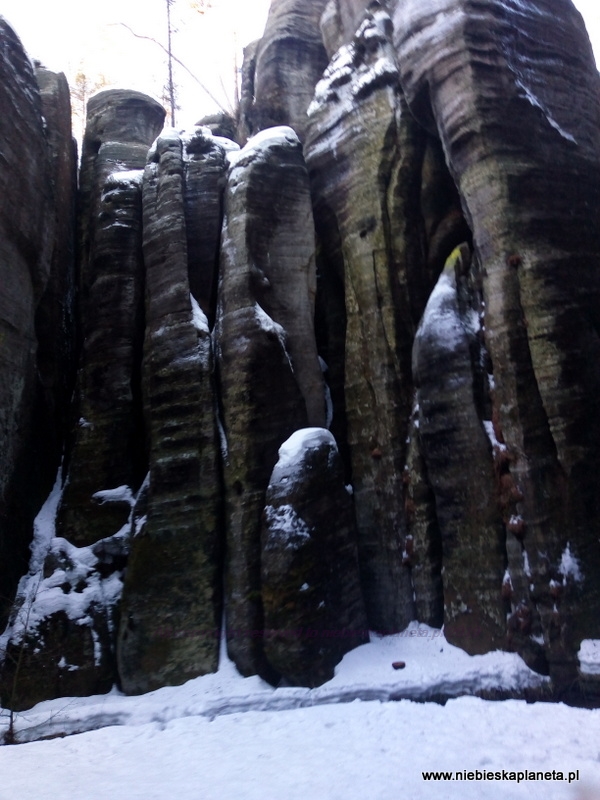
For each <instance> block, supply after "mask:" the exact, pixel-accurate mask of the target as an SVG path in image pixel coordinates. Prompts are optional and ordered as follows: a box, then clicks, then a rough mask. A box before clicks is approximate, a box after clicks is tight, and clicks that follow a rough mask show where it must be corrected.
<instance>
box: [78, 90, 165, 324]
mask: <svg viewBox="0 0 600 800" xmlns="http://www.w3.org/2000/svg"><path fill="white" fill-rule="evenodd" d="M165 113H166V112H165V110H164V108H163V107H162V106H161V105H160V104H159V103H157V102H156V100H153V99H152V98H151V97H148V95H145V94H142V93H141V92H133V91H130V90H126V89H107V90H105V91H103V92H99V93H98V94H96V95H94V96H93V97H92V98H91V99H90V100H89V102H88V104H87V117H86V125H85V135H84V137H83V144H82V149H81V167H80V171H79V219H80V240H79V248H80V251H79V257H80V293H81V297H80V306H81V308H80V311H81V312H82V316H83V319H84V320H85V311H86V310H87V290H88V287H89V285H90V280H91V279H90V276H89V275H88V261H89V257H90V250H91V248H92V246H93V239H94V226H95V223H96V219H97V212H98V203H99V200H100V196H101V194H102V187H103V185H104V181H105V179H106V178H107V177H108V175H110V174H111V173H113V172H117V171H119V170H128V169H142V168H143V167H144V165H145V163H146V154H147V152H148V147H149V146H150V145H151V144H152V142H153V141H154V140H155V139H156V137H157V136H158V134H159V133H160V131H161V129H162V127H163V124H164V121H165Z"/></svg>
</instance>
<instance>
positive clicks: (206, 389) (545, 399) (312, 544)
mask: <svg viewBox="0 0 600 800" xmlns="http://www.w3.org/2000/svg"><path fill="white" fill-rule="evenodd" d="M0 40H1V43H2V48H1V55H0V77H2V80H1V81H0V110H2V114H1V115H0V139H1V140H2V142H1V144H2V146H1V147H0V151H1V153H2V155H1V157H0V189H2V192H0V281H1V292H0V453H1V456H2V458H1V459H0V594H4V595H10V597H11V598H12V597H15V589H16V599H15V600H14V602H12V603H9V604H7V605H10V608H8V607H7V608H6V609H5V611H4V612H0V616H1V615H2V613H4V616H8V617H9V626H8V628H7V630H6V632H5V633H4V634H2V635H0V661H1V662H2V667H1V672H0V695H1V697H2V702H3V703H4V704H8V705H10V706H11V707H13V708H23V707H27V706H28V705H31V704H32V703H34V702H37V701H38V700H40V699H43V698H45V697H49V696H52V695H56V694H61V693H70V694H86V693H91V692H98V691H105V690H108V689H109V688H110V686H111V685H113V683H117V684H118V685H119V686H120V687H121V688H122V689H123V690H124V691H126V692H128V693H132V694H133V693H139V692H143V691H147V690H150V689H154V688H157V687H160V686H164V685H171V684H179V683H182V682H183V681H185V680H187V679H189V678H192V677H194V676H196V675H200V674H204V673H207V672H211V671H214V670H215V669H216V668H217V664H218V652H219V647H218V643H219V637H220V634H221V627H222V621H223V619H224V620H225V626H226V640H227V647H228V652H229V655H230V656H231V658H232V659H233V661H234V662H235V664H236V666H237V668H238V670H239V671H240V672H241V673H242V674H243V675H255V674H258V675H260V676H262V677H263V678H265V679H267V680H269V681H270V682H271V683H273V684H278V683H279V682H282V683H284V684H286V683H287V684H301V685H308V686H315V685H318V684H320V683H322V682H323V681H325V680H327V679H328V678H329V677H330V676H331V675H332V672H333V669H334V667H335V665H336V663H337V662H338V661H339V659H340V658H341V657H342V656H343V655H344V653H345V652H346V651H347V650H348V649H349V648H350V647H353V646H356V645H357V644H360V643H362V642H363V641H365V628H366V627H367V626H369V627H371V628H372V629H373V628H375V629H378V630H379V631H382V632H391V631H398V630H401V629H402V628H403V627H404V626H406V625H407V623H408V622H410V621H411V620H413V619H414V618H416V619H418V620H419V621H421V622H425V623H427V624H429V625H433V626H441V625H444V627H445V634H446V636H447V638H448V639H449V640H450V641H451V642H452V643H453V644H455V645H457V646H460V647H462V648H464V649H465V650H467V651H468V652H469V653H482V652H487V651H488V650H491V649H496V648H506V649H511V650H515V651H517V652H519V653H520V654H521V655H522V657H523V658H524V659H525V661H526V662H527V663H528V664H529V665H530V666H531V667H532V668H534V669H536V670H538V671H540V672H543V673H547V674H549V675H550V676H551V679H552V686H553V689H554V691H555V694H556V696H557V697H563V696H565V694H566V695H571V696H572V697H573V698H574V699H577V696H578V695H577V691H579V690H584V691H587V688H586V687H588V686H589V664H587V662H586V658H587V656H586V655H585V653H589V652H591V651H592V649H593V647H595V645H594V642H597V641H600V624H599V622H598V620H600V613H599V612H600V548H599V547H598V540H599V538H600V531H599V522H598V520H599V519H600V514H599V509H598V499H597V498H598V497H599V496H600V492H599V491H598V489H599V487H598V479H599V477H598V476H600V463H599V461H600V455H599V453H600V422H599V419H600V414H599V413H598V412H599V409H598V404H599V403H600V400H599V399H598V398H600V367H599V366H598V365H599V364H600V359H599V356H600V338H599V332H600V278H599V277H598V276H599V275H600V271H599V269H598V267H599V266H600V264H599V261H600V246H599V244H598V236H597V227H598V225H597V222H598V219H597V218H598V210H599V208H600V189H599V188H598V187H599V186H600V180H599V178H600V91H599V88H600V87H599V78H598V74H597V72H596V70H595V66H594V64H593V58H592V54H591V49H590V47H589V43H588V41H587V40H586V37H585V33H584V29H583V26H582V24H581V18H580V16H579V14H578V13H577V12H576V11H575V9H574V7H573V6H572V4H571V2H570V0H538V2H537V3H536V4H535V8H533V6H532V5H531V4H529V5H527V4H523V3H517V2H513V0H485V2H482V0H428V2H423V0H396V1H395V2H392V1H391V0H390V2H389V3H383V2H377V0H373V2H367V0H329V2H326V0H318V2H314V3H306V2H300V0H274V1H273V3H272V7H271V12H270V15H269V20H268V24H267V29H266V31H265V36H264V37H263V38H262V39H261V40H259V41H258V42H256V43H254V44H252V45H250V46H249V47H248V48H247V49H246V59H245V64H244V71H243V86H242V103H241V110H240V119H239V120H238V126H237V130H236V131H234V129H233V125H232V120H230V119H229V118H226V117H223V116H216V117H212V118H211V117H205V118H203V119H202V125H199V126H198V127H196V128H195V129H194V130H193V131H191V132H188V133H183V132H177V131H173V130H165V131H163V132H162V133H161V130H160V129H161V126H162V124H163V120H164V110H163V109H162V108H161V107H160V105H159V104H157V103H156V102H155V101H153V100H151V99H150V98H147V97H145V96H144V95H141V94H139V93H137V92H126V91H124V90H115V91H107V92H102V93H101V94H99V95H97V96H96V97H94V98H92V100H91V101H90V103H89V108H88V125H87V130H86V135H85V139H84V144H83V153H82V162H81V170H80V192H79V196H78V200H77V204H76V206H77V207H76V208H75V203H74V193H73V191H74V189H73V187H74V151H73V146H72V142H71V136H70V132H69V128H68V125H67V124H66V118H67V115H68V103H67V92H66V86H65V82H64V79H63V78H62V77H61V76H57V75H54V74H53V73H49V72H47V71H46V70H43V69H40V70H39V71H38V75H37V79H38V82H39V88H38V84H36V81H35V78H34V75H33V71H32V68H31V65H30V64H29V61H28V60H27V58H26V56H25V54H24V53H23V51H22V49H21V47H20V45H19V43H18V40H17V39H16V37H15V35H14V34H13V32H12V31H11V30H10V29H9V28H8V26H6V24H5V23H3V22H2V23H0ZM328 60H330V63H329V66H327V61H328ZM42 115H43V116H44V117H45V119H46V124H45V126H44V123H43V120H42ZM271 126H275V127H271ZM222 134H226V135H228V136H232V137H233V136H235V138H237V139H238V141H240V142H246V140H247V139H248V138H249V137H251V138H250V139H249V141H248V142H247V144H246V145H245V147H244V148H243V149H242V150H239V148H238V146H237V145H236V144H234V143H233V142H232V141H230V140H228V139H225V138H222ZM252 134H254V135H252ZM157 137H158V138H157ZM153 142H154V144H153ZM76 217H78V219H79V240H80V243H79V248H78V250H79V252H78V258H77V268H76V269H74V262H73V253H74V252H75V247H74V241H73V232H74V225H75V219H76ZM457 248H458V249H457ZM74 298H75V300H76V308H74V307H73V299H74ZM76 352H77V353H78V357H79V362H78V367H79V368H78V372H77V379H76V392H75V397H74V402H73V404H72V406H71V408H70V409H67V398H68V397H69V396H70V394H71V387H72V385H73V381H74V378H73V372H74V370H73V365H74V361H75V353H76ZM67 420H71V421H72V422H71V423H70V430H68V431H66V427H67V425H66V423H67ZM49 426H51V427H52V428H53V430H54V431H55V432H56V433H55V435H53V436H48V437H43V436H42V434H43V432H44V429H45V428H47V427H49ZM328 429H329V430H328ZM44 438H45V441H43V440H44ZM63 447H64V453H65V455H64V461H63V469H62V471H61V472H60V473H59V477H58V479H57V482H56V485H55V486H54V489H53V490H52V491H51V492H50V494H49V496H48V499H47V501H46V504H45V505H44V506H43V508H42V510H41V512H40V513H39V515H38V517H37V520H36V522H35V525H32V521H33V517H34V515H35V514H36V512H37V511H38V510H39V508H40V506H41V505H42V502H43V498H44V496H47V495H48V492H49V491H50V488H51V482H52V477H53V475H52V473H54V474H56V470H57V468H58V466H59V465H58V461H59V455H60V451H61V448H63ZM32 529H33V530H32ZM32 533H33V541H32V545H31V560H30V563H29V570H28V571H27V565H26V561H27V546H28V544H29V542H30V541H31V539H32ZM20 576H22V577H21V581H20V583H18V581H19V577H20ZM17 583H18V588H17ZM332 632H333V634H334V635H332V636H329V635H328V634H329V633H332ZM337 634H339V635H337ZM590 640H591V641H592V644H591V645H590V644H589V641H590ZM582 641H584V642H586V644H584V646H583V649H582V650H581V652H582V653H583V656H582V660H581V661H580V663H579V664H578V660H577V654H578V652H580V645H581V643H582ZM578 687H579V688H578Z"/></svg>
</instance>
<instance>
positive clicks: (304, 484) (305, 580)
mask: <svg viewBox="0 0 600 800" xmlns="http://www.w3.org/2000/svg"><path fill="white" fill-rule="evenodd" d="M265 502H266V505H265V510H264V514H263V525H262V548H261V550H262V556H261V581H262V584H261V594H262V600H263V606H264V615H265V617H264V618H265V639H264V643H265V654H266V656H267V658H268V660H269V663H270V664H272V666H273V667H274V668H275V669H276V670H277V672H279V673H280V674H281V676H282V678H283V679H284V680H285V681H286V682H287V683H289V684H291V685H300V686H318V685H320V684H321V683H324V681H326V680H329V679H330V678H332V677H333V668H334V667H335V665H336V664H337V663H338V662H339V661H340V659H341V658H342V656H343V655H344V654H345V653H347V652H348V651H349V650H351V649H353V648H354V647H357V646H358V645H359V644H363V643H364V642H367V641H368V639H369V637H368V632H367V622H366V617H365V613H364V606H363V598H362V592H361V588H360V579H359V572H358V553H357V548H356V523H355V520H354V508H353V504H352V499H351V497H350V495H349V493H348V490H347V488H346V487H345V486H344V473H343V467H342V462H341V459H340V456H339V454H338V450H337V445H336V443H335V439H334V438H333V436H332V435H331V434H330V433H329V431H326V430H323V429H322V428H307V429H305V430H300V431H297V432H296V433H294V434H293V435H292V436H291V437H290V438H289V439H288V440H287V441H286V442H284V444H283V445H282V446H281V447H280V448H279V459H278V461H277V464H276V465H275V469H274V470H273V474H272V475H271V480H270V482H269V487H268V489H267V494H266V498H265Z"/></svg>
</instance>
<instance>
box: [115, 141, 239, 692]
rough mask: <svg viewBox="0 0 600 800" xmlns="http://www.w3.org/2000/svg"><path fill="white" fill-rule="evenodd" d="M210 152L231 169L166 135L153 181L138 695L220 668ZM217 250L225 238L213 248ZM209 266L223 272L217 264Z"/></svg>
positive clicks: (132, 663)
mask: <svg viewBox="0 0 600 800" xmlns="http://www.w3.org/2000/svg"><path fill="white" fill-rule="evenodd" d="M200 145H201V147H200ZM199 151H200V152H202V151H204V153H205V154H206V153H207V152H210V153H211V155H212V159H210V158H208V159H204V163H205V169H206V173H207V174H210V171H211V170H212V168H213V164H211V161H212V162H219V163H220V164H221V165H224V163H225V151H224V149H223V147H222V146H220V145H218V144H217V143H216V142H215V141H214V140H213V139H212V137H208V139H207V138H206V137H205V134H203V133H202V132H201V131H200V132H199V133H198V136H197V137H193V136H192V137H191V138H190V139H187V140H184V139H182V137H181V136H180V135H179V134H177V133H176V132H175V131H166V132H165V133H163V135H162V136H160V137H159V138H158V140H157V142H156V144H155V147H154V148H153V151H152V153H151V158H150V162H149V164H148V166H147V168H146V170H145V173H144V184H143V207H144V245H143V249H144V261H145V266H146V338H145V342H144V365H143V390H144V404H145V415H146V419H147V421H148V437H149V445H150V454H149V464H150V472H149V476H148V486H147V490H146V494H147V500H145V502H147V511H146V514H145V518H143V519H140V520H139V523H138V524H139V529H138V530H137V531H136V536H135V537H134V539H133V542H132V547H131V555H130V560H129V565H128V570H127V576H126V580H125V591H124V595H123V601H122V606H121V626H120V631H119V646H118V660H119V661H118V663H119V675H120V679H121V683H122V686H123V689H124V690H125V691H126V692H128V693H133V694H135V693H140V692H144V691H149V690H151V689H155V688H158V687H159V686H164V685H174V684H180V683H184V682H185V681H186V680H189V679H190V678H192V677H196V676H197V675H201V674H204V673H207V672H213V671H214V670H216V668H217V660H218V647H219V635H218V633H219V630H220V624H221V608H222V604H221V581H220V572H221V551H222V547H221V541H222V526H221V502H222V501H221V482H220V468H219V462H218V459H219V445H218V434H217V424H216V416H215V410H216V399H215V393H214V375H213V353H212V343H211V337H210V332H209V327H208V322H207V319H206V316H205V315H204V313H203V312H202V310H201V308H200V306H199V305H198V303H197V301H196V300H195V299H194V297H193V295H192V294H191V290H190V277H189V273H188V266H189V262H188V253H189V249H190V248H189V239H188V234H189V233H192V234H193V233H195V232H196V228H195V227H194V228H193V229H192V231H191V232H190V231H189V230H188V228H187V225H186V177H187V176H189V175H190V174H191V175H192V176H194V178H196V179H197V178H198V175H197V174H196V169H202V168H201V166H200V164H199V162H198V161H197V155H198V153H199ZM193 188H194V187H193V184H192V185H191V186H190V185H187V189H189V190H190V191H192V190H193ZM216 205H217V208H219V206H220V203H219V202H218V199H217V202H216ZM210 213H212V210H211V212H210ZM197 224H198V225H199V226H200V228H201V227H202V219H200V220H198V221H197ZM213 227H214V226H213ZM216 235H217V236H218V231H217V234H216ZM217 244H218V238H217V239H216V240H215V241H213V243H212V248H209V249H210V250H212V251H214V249H215V247H216V245H217ZM207 266H208V267H209V269H210V270H213V269H214V260H210V259H209V263H208V264H207ZM199 277H200V278H202V276H199Z"/></svg>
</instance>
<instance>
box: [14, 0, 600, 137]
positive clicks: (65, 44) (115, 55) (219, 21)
mask: <svg viewBox="0 0 600 800" xmlns="http://www.w3.org/2000/svg"><path fill="white" fill-rule="evenodd" d="M205 2H206V0H204V3H203V0H175V1H174V6H173V17H174V21H175V24H176V26H177V27H178V29H179V30H178V33H176V34H175V39H174V43H173V50H174V52H175V53H176V54H177V55H178V57H179V58H180V59H181V60H182V61H183V62H184V63H185V64H186V65H187V66H188V68H189V69H190V70H191V71H192V72H193V73H194V74H195V75H196V76H197V78H198V79H199V80H200V81H202V83H204V84H205V85H206V86H207V87H208V89H209V90H210V92H211V93H212V94H213V95H214V96H215V97H216V98H217V99H218V100H219V102H220V103H221V104H222V105H227V104H228V103H231V102H232V100H233V85H234V73H235V69H236V61H237V66H240V62H241V50H242V47H243V46H245V45H246V44H248V43H249V42H250V41H252V40H253V39H256V38H258V37H259V36H260V35H261V34H262V32H263V30H264V25H265V21H266V18H267V13H268V9H269V6H270V0H210V6H211V7H210V8H207V9H206V10H205V13H204V14H200V13H198V11H197V10H195V9H194V5H195V6H196V7H198V6H202V5H203V4H205ZM306 2H311V0H306ZM574 2H575V5H576V6H577V8H578V9H579V10H580V11H581V13H582V15H583V17H584V19H585V22H586V26H587V28H588V32H589V35H590V39H591V40H592V44H593V46H594V50H595V53H596V61H597V62H598V63H600V0H574ZM165 6H166V0H0V14H2V15H3V16H5V17H6V18H7V19H8V21H9V22H10V23H11V25H12V26H13V27H14V29H15V30H16V32H17V34H18V35H19V36H20V38H21V40H22V42H23V44H24V46H25V49H26V50H27V52H28V53H29V55H30V56H31V57H32V58H37V59H39V60H40V61H42V62H43V63H44V65H45V66H46V67H48V68H49V69H52V70H55V71H62V72H65V73H66V74H67V77H68V78H69V79H72V78H73V76H74V75H75V74H76V73H77V72H78V71H79V70H83V71H84V72H85V73H86V74H87V75H88V76H89V77H90V78H94V77H95V76H96V75H102V76H103V77H104V79H105V80H106V82H107V85H108V86H120V87H123V88H131V89H138V90H139V91H144V92H147V93H148V94H151V95H153V96H156V97H159V98H160V94H161V91H162V87H163V85H164V83H165V82H166V60H165V57H164V54H163V52H162V51H161V49H160V48H159V47H158V46H157V45H155V44H153V43H151V42H148V41H143V40H141V39H137V38H135V37H134V36H133V35H132V34H131V33H130V32H129V31H128V30H126V29H125V28H124V27H122V26H121V25H119V23H125V24H126V25H129V27H130V28H132V29H133V30H134V31H135V32H136V33H138V34H140V35H143V36H151V37H153V38H155V39H159V40H160V41H162V42H163V43H165V44H166V12H165ZM175 69H176V74H175V78H176V81H177V83H178V84H179V86H180V95H179V104H180V105H181V107H182V108H181V110H180V111H179V112H178V119H177V125H178V127H179V126H190V125H193V123H194V122H196V121H197V119H198V118H199V117H201V116H203V115H204V114H207V113H212V112H213V111H214V110H216V104H215V103H214V102H213V101H212V100H211V99H210V98H209V97H208V96H207V95H206V93H204V92H203V91H202V89H200V87H199V86H198V84H197V83H196V82H195V81H194V80H192V79H191V78H190V77H189V76H188V75H187V74H186V72H185V71H184V70H182V69H181V68H180V67H178V66H177V65H175Z"/></svg>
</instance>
